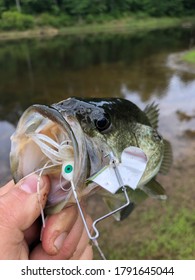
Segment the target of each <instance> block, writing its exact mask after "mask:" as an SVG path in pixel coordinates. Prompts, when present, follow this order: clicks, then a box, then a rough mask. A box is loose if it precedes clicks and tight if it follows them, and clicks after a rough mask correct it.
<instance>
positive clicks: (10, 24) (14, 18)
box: [0, 11, 34, 30]
mask: <svg viewBox="0 0 195 280" xmlns="http://www.w3.org/2000/svg"><path fill="white" fill-rule="evenodd" d="M0 27H1V28H2V29H4V30H10V29H18V30H24V29H28V28H33V27H34V18H33V17H32V16H31V15H25V14H21V13H19V12H16V11H8V12H3V13H2V16H1V21H0Z"/></svg>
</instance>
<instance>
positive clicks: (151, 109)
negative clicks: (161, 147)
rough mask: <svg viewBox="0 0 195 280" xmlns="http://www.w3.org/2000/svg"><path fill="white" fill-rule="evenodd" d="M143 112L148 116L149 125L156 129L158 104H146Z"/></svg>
mask: <svg viewBox="0 0 195 280" xmlns="http://www.w3.org/2000/svg"><path fill="white" fill-rule="evenodd" d="M144 112H145V114H146V116H147V117H148V119H149V122H150V124H151V126H152V127H153V128H155V129H157V128H158V118H159V108H158V105H157V104H155V103H152V104H150V105H147V106H146V108H145V109H144Z"/></svg>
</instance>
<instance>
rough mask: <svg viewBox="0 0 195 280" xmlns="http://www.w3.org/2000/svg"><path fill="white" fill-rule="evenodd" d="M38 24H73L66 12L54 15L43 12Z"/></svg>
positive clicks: (57, 25)
mask: <svg viewBox="0 0 195 280" xmlns="http://www.w3.org/2000/svg"><path fill="white" fill-rule="evenodd" d="M37 24H38V25H40V26H52V27H56V28H58V27H62V26H70V25H72V19H71V17H70V16H68V15H66V14H61V15H59V16H54V15H51V14H48V13H43V14H41V15H40V16H39V18H38V20H37Z"/></svg>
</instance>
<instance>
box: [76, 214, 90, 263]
mask: <svg viewBox="0 0 195 280" xmlns="http://www.w3.org/2000/svg"><path fill="white" fill-rule="evenodd" d="M86 223H87V225H88V228H89V230H90V229H91V228H92V220H91V218H90V217H89V216H86ZM88 244H89V237H88V234H87V231H86V229H85V227H83V232H82V235H81V237H80V240H79V242H78V245H77V247H76V249H75V252H74V254H73V256H72V257H71V260H79V259H80V258H81V256H82V255H83V253H84V251H85V250H86V248H87V247H88Z"/></svg>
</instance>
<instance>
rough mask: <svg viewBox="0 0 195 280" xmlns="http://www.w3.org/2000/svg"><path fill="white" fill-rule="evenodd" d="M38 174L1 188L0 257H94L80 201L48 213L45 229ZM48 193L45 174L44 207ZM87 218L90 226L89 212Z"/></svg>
mask: <svg viewBox="0 0 195 280" xmlns="http://www.w3.org/2000/svg"><path fill="white" fill-rule="evenodd" d="M37 178H38V177H37V176H36V175H32V176H29V177H27V178H25V179H24V180H21V181H20V182H19V183H17V184H16V185H15V184H14V182H13V181H10V182H9V183H8V184H7V185H5V186H4V187H2V188H0V259H6V260H8V259H10V260H11V259H12V260H22V259H48V260H51V259H56V260H59V259H61V260H67V259H92V257H93V252H92V248H91V246H90V245H89V239H88V236H87V233H86V231H85V228H84V226H83V222H82V219H81V217H80V215H79V213H78V211H77V207H76V205H75V206H71V207H69V208H66V209H64V210H63V211H61V212H60V213H58V214H55V215H52V216H49V217H47V218H46V225H45V228H43V229H42V231H41V223H40V221H39V219H38V217H39V216H40V205H39V202H38V198H37ZM48 193H49V181H48V179H47V177H44V176H43V177H42V178H41V180H40V202H41V204H42V207H43V208H44V206H45V203H46V200H47V195H48ZM86 220H87V223H88V225H89V227H90V225H91V220H90V218H89V216H87V215H86ZM40 232H41V238H42V243H41V242H40V241H39V239H40ZM35 244H36V245H35Z"/></svg>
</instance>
